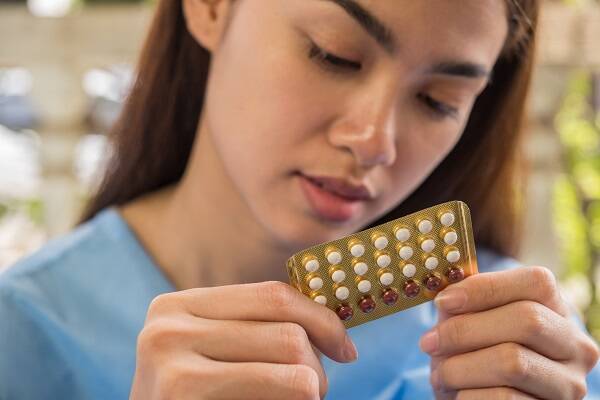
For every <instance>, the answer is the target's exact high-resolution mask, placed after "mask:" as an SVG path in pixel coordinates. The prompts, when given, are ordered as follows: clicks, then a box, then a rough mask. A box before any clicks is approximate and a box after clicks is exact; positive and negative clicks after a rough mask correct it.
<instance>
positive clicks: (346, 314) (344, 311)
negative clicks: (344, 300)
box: [337, 305, 354, 321]
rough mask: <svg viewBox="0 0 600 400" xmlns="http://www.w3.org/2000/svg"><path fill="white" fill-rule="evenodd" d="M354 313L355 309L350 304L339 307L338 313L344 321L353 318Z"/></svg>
mask: <svg viewBox="0 0 600 400" xmlns="http://www.w3.org/2000/svg"><path fill="white" fill-rule="evenodd" d="M353 314H354V311H353V310H352V307H350V306H348V305H341V306H339V307H338V308H337V315H338V317H340V319H341V320H342V321H348V320H349V319H350V318H352V315H353Z"/></svg>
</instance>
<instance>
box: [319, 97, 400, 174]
mask: <svg viewBox="0 0 600 400" xmlns="http://www.w3.org/2000/svg"><path fill="white" fill-rule="evenodd" d="M353 121H354V122H347V123H342V124H340V125H338V126H337V127H336V128H334V129H333V131H332V133H331V135H330V141H331V143H332V144H333V145H334V146H336V147H344V148H346V149H348V150H349V151H350V152H351V153H352V154H353V155H354V157H355V159H356V161H357V164H358V166H360V167H363V168H371V167H374V166H377V165H383V166H391V165H392V164H394V162H395V161H396V121H395V112H394V110H393V107H391V106H388V107H381V108H379V109H378V110H377V112H376V113H371V115H370V118H369V117H367V116H366V115H364V114H363V115H356V114H355V115H354V117H353Z"/></svg>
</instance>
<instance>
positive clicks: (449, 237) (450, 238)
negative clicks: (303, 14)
mask: <svg viewBox="0 0 600 400" xmlns="http://www.w3.org/2000/svg"><path fill="white" fill-rule="evenodd" d="M457 240H458V235H457V234H456V232H452V231H451V232H448V233H446V234H445V235H444V242H445V243H446V244H454V243H456V241H457Z"/></svg>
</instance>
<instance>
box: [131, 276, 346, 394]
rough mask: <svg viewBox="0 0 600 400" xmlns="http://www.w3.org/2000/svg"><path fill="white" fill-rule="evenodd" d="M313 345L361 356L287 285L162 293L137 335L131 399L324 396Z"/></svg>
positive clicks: (340, 357)
mask: <svg viewBox="0 0 600 400" xmlns="http://www.w3.org/2000/svg"><path fill="white" fill-rule="evenodd" d="M313 345H314V346H315V347H316V349H318V350H320V351H321V352H322V353H323V354H325V355H326V356H328V357H330V358H332V359H334V360H336V361H339V362H350V361H353V360H354V359H356V352H355V349H354V346H353V344H352V342H351V341H350V338H349V337H348V336H347V334H346V329H345V327H344V325H343V324H342V322H341V321H340V319H339V318H338V316H337V315H336V314H335V313H334V312H333V311H331V310H330V309H328V308H327V307H323V306H322V305H320V304H317V303H315V302H314V301H312V300H310V299H309V298H307V297H306V296H304V295H302V294H301V293H300V292H298V291H297V290H296V289H294V288H293V287H291V286H290V285H287V284H285V283H282V282H263V283H253V284H245V285H231V286H220V287H210V288H199V289H190V290H185V291H180V292H173V293H169V294H164V295H160V296H158V297H156V298H155V299H154V300H153V301H152V303H151V304H150V307H149V309H148V315H147V317H146V322H145V325H144V328H143V329H142V331H141V333H140V335H139V336H138V343H137V362H136V371H135V377H134V380H133V386H132V390H131V396H130V398H131V399H133V400H141V399H144V400H147V399H188V398H189V399H318V398H322V397H323V396H324V395H325V393H326V392H327V377H326V376H325V372H324V371H323V367H322V365H321V362H320V360H319V357H318V356H317V354H316V350H315V349H314V348H313V347H312V346H313Z"/></svg>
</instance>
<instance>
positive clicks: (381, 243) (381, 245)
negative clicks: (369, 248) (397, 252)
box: [373, 236, 389, 250]
mask: <svg viewBox="0 0 600 400" xmlns="http://www.w3.org/2000/svg"><path fill="white" fill-rule="evenodd" d="M388 243H389V241H388V238H386V237H385V236H379V237H378V238H377V239H375V241H374V242H373V245H374V246H375V248H376V249H377V250H383V249H385V248H386V246H387V245H388Z"/></svg>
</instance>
